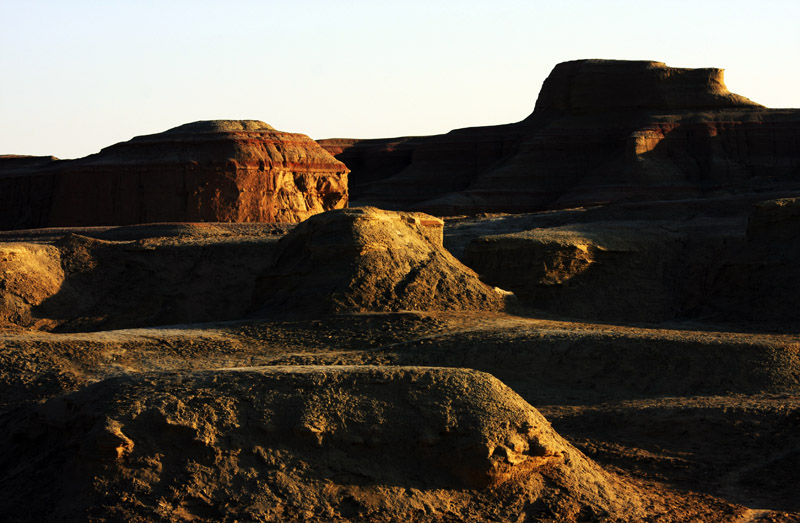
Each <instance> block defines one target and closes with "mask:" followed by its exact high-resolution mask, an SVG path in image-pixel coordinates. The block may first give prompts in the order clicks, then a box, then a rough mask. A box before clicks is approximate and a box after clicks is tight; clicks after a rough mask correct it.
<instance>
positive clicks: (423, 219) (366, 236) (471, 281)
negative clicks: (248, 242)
mask: <svg viewBox="0 0 800 523" xmlns="http://www.w3.org/2000/svg"><path fill="white" fill-rule="evenodd" d="M442 227H443V223H442V221H441V220H439V219H438V218H434V217H432V216H428V215H425V214H422V213H402V212H391V211H382V210H379V209H374V208H369V207H366V208H356V209H343V210H337V211H331V212H328V213H324V214H320V215H317V216H313V217H311V218H309V219H308V220H306V221H305V222H303V223H301V224H300V225H298V226H297V227H296V228H295V229H294V230H293V231H292V232H291V233H289V234H288V235H287V236H286V237H284V238H282V239H281V240H280V241H279V242H278V245H277V246H276V249H275V253H274V255H273V259H274V261H273V264H272V265H271V266H270V268H268V269H267V270H266V271H265V273H264V276H262V277H261V278H260V279H259V282H258V285H257V290H256V294H257V296H259V298H260V299H261V300H263V310H264V311H271V312H272V313H276V312H290V311H291V312H300V313H302V314H304V315H307V314H315V313H316V314H319V313H332V312H334V313H335V312H344V311H348V312H359V311H397V310H439V311H446V310H489V311H491V310H499V309H502V308H503V307H504V306H505V300H506V298H507V296H508V294H509V293H506V292H504V291H501V290H499V289H496V288H492V287H489V286H487V285H486V284H484V283H483V282H481V281H480V280H479V279H478V276H477V275H476V274H475V273H474V272H473V271H472V270H471V269H469V268H468V267H466V266H464V265H463V264H462V263H461V262H459V261H458V260H457V259H456V258H454V257H453V255H452V254H450V253H449V252H448V251H447V250H446V249H445V248H444V247H443V246H442Z"/></svg>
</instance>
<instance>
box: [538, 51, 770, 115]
mask: <svg viewBox="0 0 800 523" xmlns="http://www.w3.org/2000/svg"><path fill="white" fill-rule="evenodd" d="M723 72H724V70H723V69H714V68H703V69H683V68H675V67H669V66H667V65H666V64H664V63H662V62H652V61H628V60H575V61H571V62H563V63H560V64H558V65H556V66H555V68H554V69H553V71H552V72H551V73H550V76H548V77H547V79H546V80H545V82H544V84H543V85H542V89H541V91H540V92H539V98H538V99H537V101H536V107H535V109H534V112H533V114H532V115H531V117H529V118H534V117H537V116H544V115H553V116H563V115H581V114H592V113H600V112H611V111H616V112H620V111H626V112H627V111H648V112H651V111H696V110H704V109H743V108H763V106H761V105H759V104H757V103H755V102H753V101H751V100H749V99H747V98H745V97H744V96H740V95H738V94H734V93H731V92H730V91H728V88H727V87H726V86H725V81H724V78H723V76H724V74H723Z"/></svg>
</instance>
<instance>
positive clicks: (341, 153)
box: [320, 60, 800, 215]
mask: <svg viewBox="0 0 800 523" xmlns="http://www.w3.org/2000/svg"><path fill="white" fill-rule="evenodd" d="M320 143H321V144H322V145H323V146H324V147H326V148H328V149H329V150H331V151H332V152H333V153H334V154H336V156H337V157H338V158H339V159H341V160H342V161H344V162H345V163H346V164H347V165H348V166H349V167H350V168H351V170H352V173H351V180H352V186H353V188H354V190H353V194H354V197H353V201H354V203H366V204H370V205H377V206H381V207H386V208H395V209H416V210H422V211H425V212H430V213H433V214H439V215H454V214H470V213H477V212H531V211H537V210H542V209H555V208H568V207H575V206H586V205H597V204H605V203H609V202H621V201H643V200H663V199H683V198H696V197H705V196H709V195H720V194H730V193H737V192H738V193H741V192H752V191H761V190H764V189H765V188H778V189H783V190H795V189H797V188H798V187H800V111H798V110H778V109H767V108H764V107H763V106H761V105H759V104H756V103H754V102H752V101H750V100H748V99H747V98H744V97H742V96H739V95H736V94H733V93H731V92H730V91H728V89H727V88H726V87H725V84H724V81H723V74H722V70H720V69H679V68H672V67H668V66H666V65H665V64H663V63H660V62H649V61H616V60H578V61H574V62H565V63H562V64H559V65H557V66H556V67H555V68H554V70H553V71H552V73H551V74H550V77H549V78H548V79H547V80H546V81H545V83H544V85H543V87H542V90H541V93H540V95H539V98H538V100H537V102H536V106H535V110H534V112H533V113H532V114H531V115H530V116H529V117H528V118H526V119H525V120H523V121H521V122H518V123H516V124H509V125H502V126H494V127H477V128H470V129H459V130H455V131H452V132H450V133H448V134H445V135H440V136H431V137H418V138H411V139H408V138H407V139H394V140H389V139H387V140H364V141H358V140H349V141H342V140H322V141H321V142H320Z"/></svg>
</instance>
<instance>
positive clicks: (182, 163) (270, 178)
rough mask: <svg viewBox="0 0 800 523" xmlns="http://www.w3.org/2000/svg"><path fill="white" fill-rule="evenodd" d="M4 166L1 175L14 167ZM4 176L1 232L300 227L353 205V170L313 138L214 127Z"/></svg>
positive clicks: (238, 125) (191, 127) (261, 127)
mask: <svg viewBox="0 0 800 523" xmlns="http://www.w3.org/2000/svg"><path fill="white" fill-rule="evenodd" d="M10 163H12V159H4V160H3V161H1V162H0V165H3V164H6V165H9V164H10ZM15 163H16V165H15V166H14V167H15V168H13V169H12V168H8V169H4V170H0V173H3V174H0V188H2V190H1V191H0V194H2V196H0V198H1V199H2V203H3V206H2V209H3V210H2V211H0V227H3V228H6V229H9V228H30V227H53V226H84V225H126V224H135V223H152V222H164V221H190V222H201V221H213V222H298V221H302V220H304V219H305V218H307V217H309V216H311V215H312V214H316V213H319V212H323V211H327V210H331V209H339V208H343V207H345V206H346V205H347V202H348V193H347V173H348V169H347V168H346V167H345V166H344V164H342V163H341V162H339V161H337V160H336V159H335V158H333V157H332V156H331V155H330V154H328V153H327V152H326V151H325V150H324V149H322V148H321V147H320V146H319V145H318V144H317V143H316V142H314V141H313V140H311V139H310V138H308V137H307V136H305V135H302V134H294V133H284V132H281V131H277V130H275V129H274V128H272V127H270V126H269V125H267V124H265V123H263V122H259V121H255V120H243V121H229V120H221V121H208V122H195V123H191V124H186V125H182V126H180V127H176V128H174V129H171V130H169V131H166V132H163V133H159V134H153V135H148V136H139V137H136V138H134V139H132V140H130V141H128V142H124V143H120V144H116V145H112V146H110V147H107V148H105V149H103V150H102V151H101V152H99V153H98V154H95V155H91V156H88V157H86V158H82V159H79V160H72V161H60V162H47V163H41V162H40V163H39V164H34V165H29V166H19V163H20V162H19V160H15Z"/></svg>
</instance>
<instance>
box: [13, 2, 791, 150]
mask: <svg viewBox="0 0 800 523" xmlns="http://www.w3.org/2000/svg"><path fill="white" fill-rule="evenodd" d="M0 20H3V29H2V31H0V71H2V77H0V154H28V155H54V156H57V157H59V158H78V157H82V156H86V155H88V154H92V153H95V152H97V151H99V150H100V149H101V148H103V147H106V146H108V145H111V144H114V143H117V142H121V141H126V140H129V139H131V138H132V137H134V136H137V135H143V134H152V133H157V132H161V131H165V130H167V129H170V128H172V127H176V126H178V125H181V124H183V123H188V122H193V121H197V120H212V119H254V120H263V121H265V122H267V123H269V124H270V125H272V126H273V127H275V128H277V129H280V130H282V131H289V132H299V133H304V134H307V135H309V136H311V137H312V138H315V139H320V138H332V137H346V138H373V137H393V136H407V135H427V134H438V133H444V132H447V131H449V130H451V129H455V128H461V127H472V126H479V125H493V124H503V123H510V122H515V121H519V120H522V119H523V118H525V117H526V116H528V115H529V114H530V113H531V112H532V110H533V107H534V105H535V103H536V97H537V95H538V92H539V89H540V88H541V85H542V82H543V81H544V80H545V78H546V77H547V75H548V74H549V72H550V71H551V70H552V68H553V66H555V65H556V64H557V63H559V62H563V61H567V60H575V59H581V58H613V59H627V60H656V61H660V62H666V63H667V65H670V66H674V67H719V68H723V69H725V79H726V83H727V85H728V88H729V89H730V90H731V91H733V92H735V93H738V94H741V95H744V96H747V97H748V98H750V99H752V100H754V101H756V102H759V103H761V104H764V105H766V106H768V107H778V108H789V107H792V108H800V68H798V67H797V65H796V62H797V59H798V57H800V30H798V20H800V2H797V1H796V0H777V1H769V0H761V1H760V2H754V1H737V0H725V1H719V0H692V1H684V0H671V1H670V2H647V1H641V0H637V1H614V0H605V1H602V2H600V1H597V0H591V1H590V0H559V1H554V0H548V1H538V0H527V1H514V0H492V1H480V2H479V1H473V0H460V1H457V2H456V1H449V0H441V1H438V0H426V1H418V0H404V1H403V2H397V1H392V2H383V1H381V0H372V1H361V0H352V1H348V0H337V1H333V0H326V1H323V0H280V1H272V0H262V1H248V0H225V1H217V0H191V1H184V0H170V1H165V0H160V1H150V0H129V1H123V0H102V1H100V0H97V1H88V0H69V1H67V0H58V1H45V0H0Z"/></svg>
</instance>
